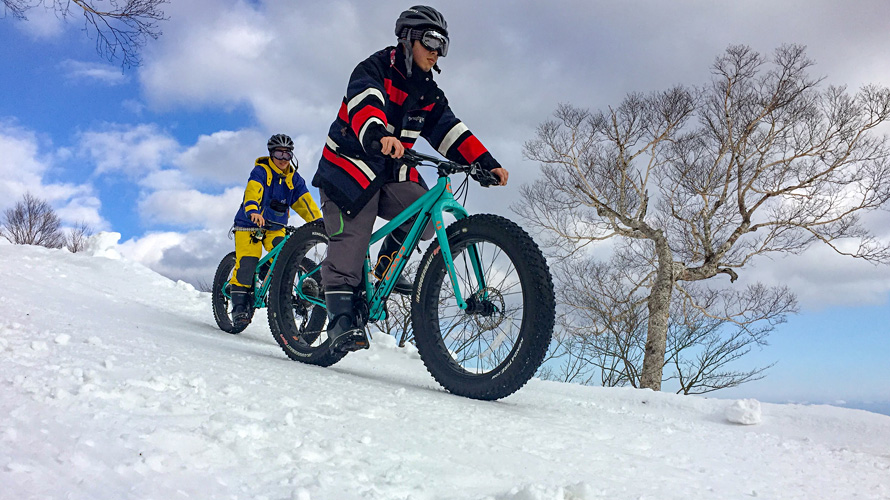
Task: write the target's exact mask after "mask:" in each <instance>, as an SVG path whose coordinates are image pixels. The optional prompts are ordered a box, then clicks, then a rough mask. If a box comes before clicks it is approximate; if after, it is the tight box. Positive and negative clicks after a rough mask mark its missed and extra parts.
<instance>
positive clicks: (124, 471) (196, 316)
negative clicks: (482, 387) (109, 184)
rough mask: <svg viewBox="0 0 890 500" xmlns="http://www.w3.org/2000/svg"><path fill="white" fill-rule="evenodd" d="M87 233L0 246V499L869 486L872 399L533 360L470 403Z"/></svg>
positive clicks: (380, 347) (873, 476)
mask: <svg viewBox="0 0 890 500" xmlns="http://www.w3.org/2000/svg"><path fill="white" fill-rule="evenodd" d="M94 238H95V239H94V240H91V243H90V244H91V246H90V250H89V253H79V254H71V253H69V252H67V251H65V250H49V249H46V248H41V247H30V246H16V245H0V262H2V263H3V264H2V265H0V279H2V282H3V283H4V287H3V291H2V292H0V485H2V486H0V499H24V498H66V499H67V498H70V499H142V498H146V499H147V498H164V499H168V498H169V499H175V498H200V499H232V498H242V499H269V500H273V499H274V500H277V499H298V500H323V499H406V500H407V499H414V500H420V499H474V500H477V499H478V500H569V499H571V500H593V499H609V500H624V499H627V500H630V499H634V500H636V499H641V498H646V499H683V500H689V499H744V498H782V499H807V500H812V499H848V498H860V499H887V498H890V479H888V478H890V451H888V450H890V445H888V443H890V417H887V416H883V415H877V414H874V413H868V412H864V411H857V410H848V409H842V408H835V407H829V406H800V405H775V404H765V403H760V402H757V401H754V400H739V401H727V400H721V399H709V398H703V397H695V396H678V395H674V394H665V393H654V392H650V391H640V390H634V389H629V388H621V389H615V388H611V389H610V388H596V387H582V386H577V385H568V384H560V383H554V382H544V381H540V380H532V381H531V382H530V383H529V384H528V385H527V386H526V387H524V388H523V389H521V390H520V391H519V392H517V393H516V394H515V395H513V396H511V397H509V398H506V399H504V400H503V401H499V402H480V401H473V400H468V399H464V398H460V397H456V396H453V395H450V394H448V393H446V392H444V391H442V390H441V389H440V388H439V387H438V386H437V385H436V383H435V382H434V381H433V380H432V378H431V377H430V376H429V375H428V374H427V373H426V370H425V369H424V367H423V365H422V363H421V361H420V359H418V356H417V353H416V351H415V350H413V349H411V348H410V347H409V348H405V349H400V348H398V347H397V346H396V345H395V342H394V340H393V339H391V338H388V337H382V336H380V335H378V336H376V337H375V339H374V340H375V341H374V344H373V346H372V349H370V350H368V351H364V352H360V353H353V354H350V355H349V356H347V357H346V358H345V359H344V360H343V361H342V362H340V363H338V364H337V365H335V366H334V367H332V368H328V369H323V368H317V367H312V366H306V365H302V364H299V363H295V362H292V361H290V360H288V359H287V358H286V357H285V356H284V354H283V353H282V352H281V351H280V349H279V347H278V346H277V344H276V343H275V342H274V340H273V339H272V338H271V335H270V333H269V331H268V326H267V325H266V316H265V314H264V312H263V311H260V312H259V313H258V314H257V315H256V317H255V319H254V322H253V324H252V325H251V326H250V327H249V328H248V329H247V330H246V331H245V332H244V333H242V334H241V335H237V336H233V335H229V334H226V333H223V332H221V331H219V330H218V329H217V328H216V326H215V324H214V322H213V318H212V314H211V311H210V302H209V296H208V294H206V293H201V292H198V291H196V290H195V289H194V288H193V287H192V286H191V285H188V284H186V283H183V282H176V283H175V282H172V281H170V280H169V279H166V278H164V277H162V276H160V275H158V274H157V273H154V272H153V271H150V270H149V269H147V268H145V267H144V266H142V265H139V264H136V263H133V262H130V261H127V260H126V259H121V258H120V255H119V254H117V255H115V252H116V249H115V245H116V242H117V239H116V238H115V234H114V233H105V234H102V235H97V236H96V237H94ZM117 238H119V235H118V236H117ZM92 255H97V256H98V257H97V256H92Z"/></svg>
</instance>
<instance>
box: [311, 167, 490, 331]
mask: <svg viewBox="0 0 890 500" xmlns="http://www.w3.org/2000/svg"><path fill="white" fill-rule="evenodd" d="M445 213H450V214H452V215H453V216H454V217H455V219H457V220H460V219H463V218H465V217H467V216H468V215H469V213H468V212H467V210H466V209H465V208H464V207H463V205H461V204H460V203H459V202H458V201H457V200H456V199H455V198H454V195H453V193H452V191H451V179H450V178H449V177H448V176H447V175H440V176H439V179H438V181H436V185H435V186H433V187H432V188H431V189H430V190H429V191H428V192H426V193H425V194H424V195H423V196H421V197H420V198H418V199H417V200H416V201H415V202H414V203H412V204H411V205H410V206H409V207H408V208H406V209H405V210H403V211H402V212H401V213H400V214H399V215H397V216H396V217H394V218H393V219H392V220H391V221H389V222H387V223H386V224H385V225H384V226H383V227H381V228H380V229H378V230H377V231H375V232H374V233H373V234H371V244H374V243H376V242H378V241H380V240H382V239H383V238H385V237H386V235H388V234H389V233H391V232H393V231H394V230H395V229H396V228H398V227H399V226H401V225H402V224H404V223H405V222H407V221H409V220H410V219H411V218H413V217H416V219H415V221H414V224H413V225H412V226H411V230H410V231H408V235H407V236H406V237H405V241H404V242H403V243H402V247H401V248H400V249H399V251H398V253H397V254H396V257H395V258H394V259H393V262H392V264H390V266H389V268H388V269H387V271H386V274H385V275H384V276H383V279H381V280H380V281H379V282H377V284H376V285H375V284H374V279H373V278H374V277H373V274H372V273H371V260H370V254H369V253H368V254H366V255H365V262H364V264H363V266H362V271H363V272H364V276H365V292H366V297H368V310H369V315H368V320H369V321H372V322H373V321H378V320H382V319H385V318H386V308H385V307H384V305H385V301H386V299H387V297H389V294H390V293H391V292H392V289H393V287H394V286H395V281H396V278H397V277H398V276H399V275H400V274H401V273H402V271H403V270H404V268H405V265H406V264H407V261H408V257H409V256H410V255H411V253H413V251H414V249H415V248H416V247H417V245H418V244H419V243H420V236H421V234H423V230H424V229H425V228H426V225H427V224H428V223H430V222H431V221H432V223H433V227H434V229H435V232H436V236H437V238H438V240H439V246H440V248H441V252H442V258H443V259H445V266H446V268H447V269H448V274H449V276H450V278H451V284H452V286H453V288H454V295H455V299H456V300H457V304H458V306H459V307H460V308H461V309H466V308H467V303H466V301H465V300H464V298H463V296H462V294H461V291H460V286H459V284H458V279H457V273H456V272H455V270H454V259H453V258H452V255H451V247H450V246H449V245H448V235H447V231H446V227H445V221H444V218H443V214H445ZM409 249H410V251H409ZM468 253H469V256H470V260H471V263H472V266H473V271H474V274H475V275H476V279H477V280H478V281H477V284H478V289H477V291H476V293H479V292H483V293H484V291H485V287H486V285H485V279H484V277H483V271H482V266H481V264H480V263H479V258H478V255H477V252H476V248H475V246H471V247H470V248H469V249H468ZM319 268H320V265H319V266H318V267H316V268H315V269H313V270H312V271H310V272H308V273H306V274H304V275H303V276H301V277H300V279H299V281H298V282H297V284H296V286H295V292H296V293H297V295H298V296H299V297H300V298H302V299H304V300H308V301H310V302H312V303H314V304H316V305H320V306H324V305H325V304H324V302H323V301H320V300H319V299H317V298H314V297H309V296H305V295H303V294H302V292H301V291H302V289H303V280H304V279H306V277H307V276H309V275H311V274H313V273H315V272H316V271H318V269H319Z"/></svg>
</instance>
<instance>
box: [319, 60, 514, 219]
mask: <svg viewBox="0 0 890 500" xmlns="http://www.w3.org/2000/svg"><path fill="white" fill-rule="evenodd" d="M405 64H406V62H405V57H404V55H403V54H402V51H401V50H400V49H396V48H395V47H387V48H385V49H383V50H381V51H379V52H377V53H375V54H373V55H371V57H369V58H367V59H365V60H364V61H362V62H361V63H359V65H358V66H356V68H355V70H353V72H352V75H351V76H350V78H349V85H348V86H347V89H346V96H345V97H344V98H343V103H342V104H341V106H340V112H339V113H338V114H337V119H336V120H334V123H333V124H331V128H330V130H329V131H328V137H327V141H326V144H325V147H324V150H323V151H322V156H321V160H319V163H318V171H317V172H316V174H315V177H314V178H313V179H312V185H314V186H316V187H319V188H321V189H323V190H324V192H325V194H326V195H327V196H328V198H330V199H331V200H333V201H334V203H336V204H337V206H338V207H340V210H342V211H343V212H344V213H345V214H346V215H352V214H354V213H356V212H358V211H359V210H361V209H362V207H364V206H365V203H367V201H368V200H369V199H370V198H371V197H372V196H373V195H374V194H375V193H376V192H377V191H378V190H379V189H380V187H381V186H383V184H385V183H387V182H406V181H407V182H412V181H413V182H419V183H421V184H424V182H423V179H422V178H421V177H420V176H419V175H418V173H417V171H416V170H415V169H414V168H413V167H412V168H409V167H407V166H405V165H403V164H402V163H401V162H399V161H398V160H393V159H391V158H386V157H384V156H383V155H382V154H381V153H380V150H379V149H377V150H376V151H373V150H372V148H371V144H372V143H374V142H379V141H380V139H381V138H383V137H385V136H394V137H397V138H399V139H400V140H401V142H402V144H403V145H404V146H405V147H406V148H410V147H412V146H414V143H415V141H417V138H418V137H423V138H424V139H426V140H427V141H428V142H429V143H430V145H431V146H433V148H435V149H436V150H437V151H438V152H439V153H441V154H442V155H443V156H445V157H446V158H448V159H449V160H452V161H456V162H460V163H464V164H469V163H472V162H479V164H480V165H482V167H483V168H487V169H489V170H491V169H493V168H499V167H500V165H499V164H498V162H497V161H496V160H495V159H494V157H492V156H491V153H489V152H488V150H487V149H485V146H483V145H482V143H481V142H479V140H478V139H477V138H476V136H474V135H473V133H472V132H470V130H469V129H468V128H467V126H466V125H464V124H463V122H461V121H460V120H459V119H458V118H457V117H456V116H454V113H452V112H451V108H450V107H449V106H448V100H447V99H446V98H445V94H444V93H443V92H442V91H441V90H440V89H439V86H438V85H436V82H435V81H433V75H432V72H424V71H423V70H421V69H420V68H419V67H418V66H417V65H414V67H413V68H412V71H411V77H410V78H407V77H406V76H405V75H406V71H405ZM378 148H379V146H378Z"/></svg>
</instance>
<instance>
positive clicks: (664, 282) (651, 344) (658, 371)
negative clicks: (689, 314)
mask: <svg viewBox="0 0 890 500" xmlns="http://www.w3.org/2000/svg"><path fill="white" fill-rule="evenodd" d="M653 242H654V243H655V253H656V256H657V258H658V269H657V271H656V273H655V283H654V285H653V286H652V290H651V292H650V293H649V328H648V330H649V331H648V333H647V335H646V352H645V355H644V357H643V373H642V374H641V375H640V386H641V387H642V388H644V389H652V390H653V391H660V390H661V378H662V373H663V371H664V353H665V349H666V347H667V330H668V319H669V318H670V310H671V293H672V292H673V290H674V256H673V252H671V249H670V247H669V246H668V242H667V239H666V238H665V237H664V235H663V234H662V233H661V231H658V236H657V237H656V238H653Z"/></svg>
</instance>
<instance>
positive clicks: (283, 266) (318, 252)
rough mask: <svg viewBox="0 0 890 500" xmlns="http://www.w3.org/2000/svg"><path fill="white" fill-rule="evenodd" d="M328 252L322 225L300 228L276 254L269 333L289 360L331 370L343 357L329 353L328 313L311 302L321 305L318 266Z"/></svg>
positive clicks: (270, 301) (321, 292)
mask: <svg viewBox="0 0 890 500" xmlns="http://www.w3.org/2000/svg"><path fill="white" fill-rule="evenodd" d="M327 249H328V237H327V234H325V230H324V225H323V224H322V223H321V222H317V221H316V222H311V223H309V224H306V225H305V226H303V227H301V228H300V229H298V230H297V231H296V232H295V233H294V234H293V236H291V237H290V239H288V240H287V243H285V246H284V248H283V249H282V250H281V253H279V254H278V258H277V260H278V262H276V264H275V266H274V268H273V270H272V283H271V285H270V286H269V310H268V312H269V329H271V330H272V336H273V337H275V341H276V342H278V345H279V346H281V349H282V350H283V351H284V353H285V354H286V355H287V357H289V358H290V359H292V360H294V361H300V362H303V363H309V364H312V365H318V366H331V365H333V364H334V363H336V362H338V361H340V360H341V359H343V356H345V355H346V354H345V353H337V352H332V351H331V350H330V346H329V343H328V341H327V333H326V324H327V310H326V309H325V308H324V307H322V306H321V305H318V304H317V303H315V302H313V300H312V299H315V300H316V301H320V302H324V288H323V287H322V284H321V269H320V264H321V262H322V261H323V260H324V257H325V256H326V255H327ZM301 277H303V281H302V284H300V279H301ZM298 287H301V288H300V290H301V292H302V293H297V290H298Z"/></svg>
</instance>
